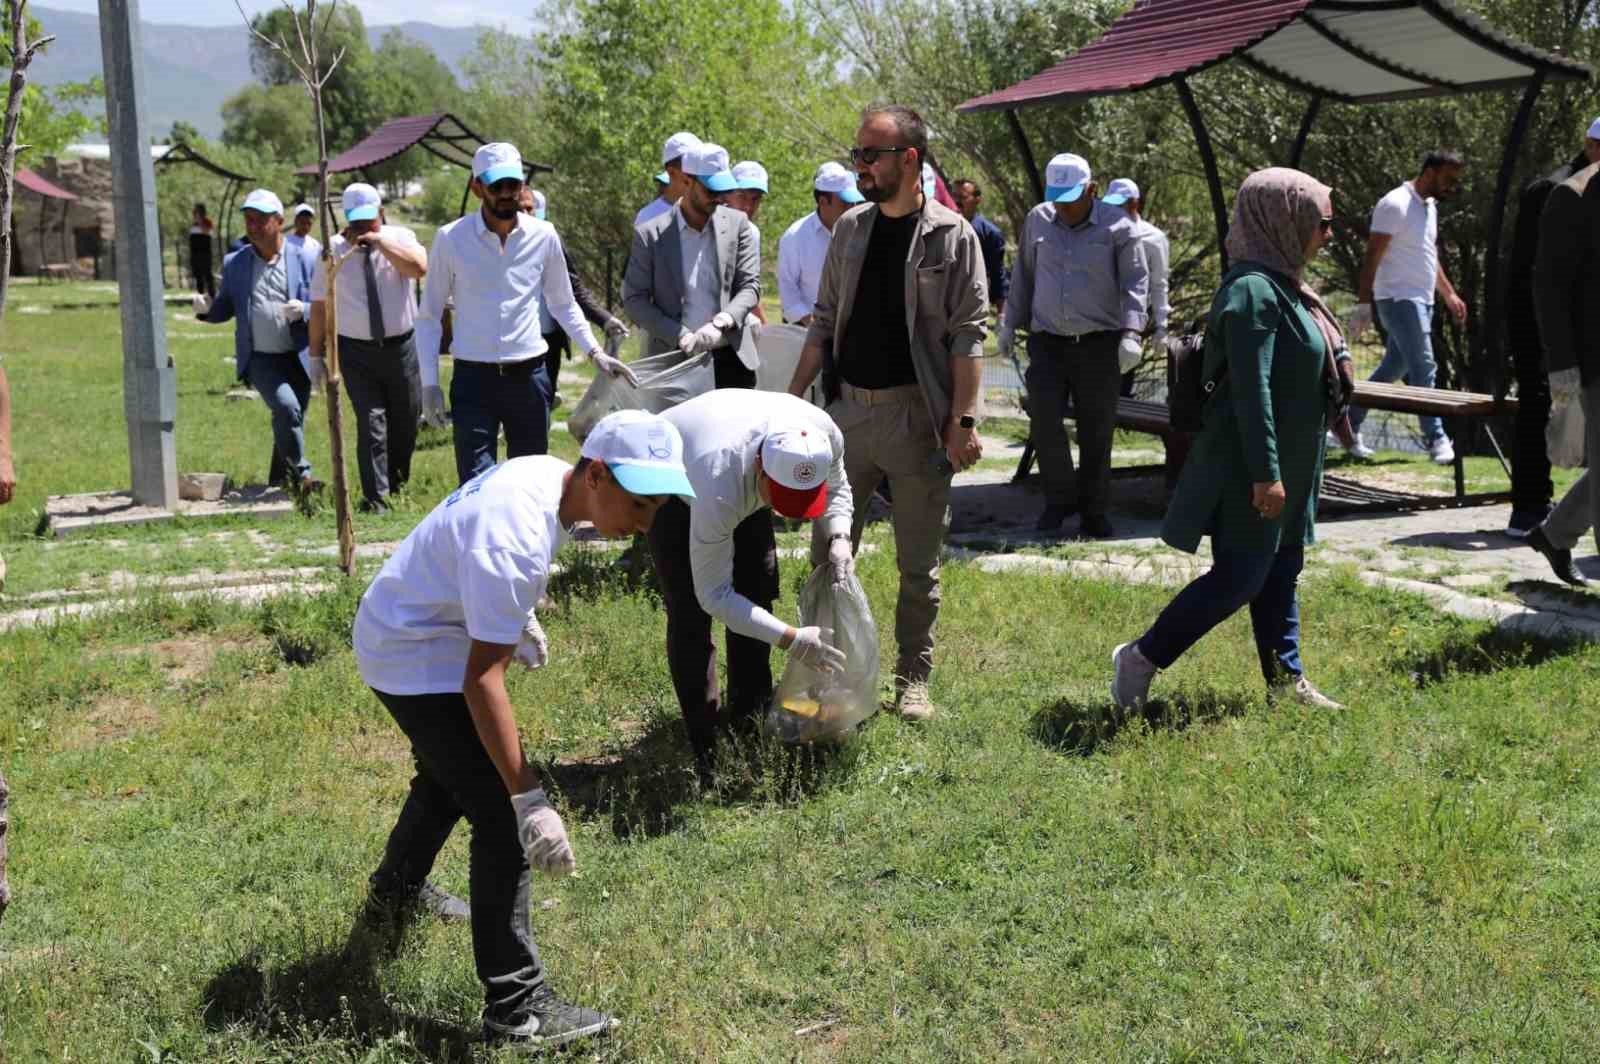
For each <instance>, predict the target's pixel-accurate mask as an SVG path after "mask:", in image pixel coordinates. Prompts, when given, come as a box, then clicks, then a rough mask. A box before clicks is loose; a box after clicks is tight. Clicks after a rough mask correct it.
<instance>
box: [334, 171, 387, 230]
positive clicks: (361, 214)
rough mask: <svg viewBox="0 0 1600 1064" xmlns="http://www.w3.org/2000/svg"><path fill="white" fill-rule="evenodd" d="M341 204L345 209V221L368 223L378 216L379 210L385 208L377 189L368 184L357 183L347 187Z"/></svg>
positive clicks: (341, 198)
mask: <svg viewBox="0 0 1600 1064" xmlns="http://www.w3.org/2000/svg"><path fill="white" fill-rule="evenodd" d="M340 204H341V205H342V206H343V207H344V219H345V221H347V222H366V221H371V220H372V219H374V218H376V217H377V216H378V208H379V207H381V206H383V197H382V196H380V195H379V194H378V190H377V189H375V188H373V187H372V186H371V185H369V184H367V183H366V182H364V181H355V182H352V183H351V184H348V185H346V186H345V188H344V195H343V196H341V197H340Z"/></svg>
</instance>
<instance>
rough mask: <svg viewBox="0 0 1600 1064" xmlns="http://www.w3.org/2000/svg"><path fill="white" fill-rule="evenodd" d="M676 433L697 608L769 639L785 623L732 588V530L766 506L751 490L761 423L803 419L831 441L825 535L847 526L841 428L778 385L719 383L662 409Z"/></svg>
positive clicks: (778, 633) (732, 628)
mask: <svg viewBox="0 0 1600 1064" xmlns="http://www.w3.org/2000/svg"><path fill="white" fill-rule="evenodd" d="M661 416H662V417H664V418H666V419H667V420H668V421H670V422H672V423H673V425H675V426H677V429H678V432H679V433H681V434H682V435H683V465H684V469H685V470H686V472H687V473H688V475H689V483H690V485H691V486H693V488H694V494H695V497H694V499H692V500H689V564H690V568H691V569H692V570H693V572H694V593H695V597H696V598H697V599H699V600H700V607H701V608H702V609H704V610H705V611H706V612H707V613H709V614H711V616H713V617H715V618H716V619H717V620H719V621H721V622H722V623H723V624H725V625H727V626H728V629H729V630H730V631H733V632H737V633H739V634H740V635H745V636H749V637H750V638H752V639H760V640H762V641H763V642H767V643H776V642H777V641H778V640H779V639H782V638H783V633H784V632H785V631H787V630H788V627H789V626H788V625H787V624H785V623H784V622H783V621H780V620H778V618H776V617H774V616H773V615H772V614H771V613H768V612H767V611H766V610H764V609H762V608H761V607H760V606H757V605H756V604H755V603H754V602H751V601H750V600H749V599H747V598H745V597H744V596H743V595H741V594H739V593H738V592H737V591H735V590H734V588H733V532H734V529H736V528H738V527H739V524H740V522H742V521H743V520H744V519H745V518H747V517H749V516H750V515H751V514H753V513H755V512H756V511H757V510H760V509H762V508H763V507H765V506H766V503H764V502H762V501H761V495H760V493H759V492H758V491H757V489H756V459H757V458H758V457H759V456H760V454H761V443H762V441H763V440H765V439H766V438H767V433H768V432H769V431H770V430H769V428H768V426H769V425H772V424H774V423H776V424H778V425H794V424H798V425H803V426H804V425H810V426H814V427H815V428H816V430H817V431H818V432H821V433H825V434H826V435H827V437H828V441H829V443H830V444H831V445H832V447H833V464H832V465H831V466H829V468H828V506H827V509H826V510H825V511H824V512H823V514H822V516H821V517H819V518H818V519H817V520H818V521H820V522H822V525H823V528H824V534H825V535H832V534H833V533H835V532H844V533H848V532H849V531H850V515H851V512H852V511H851V501H850V482H849V480H847V479H846V478H845V475H844V434H843V433H842V432H840V431H839V426H838V425H835V424H834V423H833V419H832V418H831V417H829V416H828V415H827V414H826V413H824V412H823V411H822V410H820V409H818V408H817V407H815V406H812V405H811V404H810V403H808V402H806V401H805V400H804V399H800V398H798V397H796V396H793V395H788V394H786V393H783V392H758V391H751V390H748V389H744V388H719V389H717V390H716V391H712V392H707V393H706V394H704V395H701V396H697V397H696V398H694V399H690V400H688V401H687V402H683V403H679V404H678V405H677V406H675V407H673V408H672V409H671V410H668V411H667V412H666V413H664V414H662V415H661Z"/></svg>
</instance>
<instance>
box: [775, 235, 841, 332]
mask: <svg viewBox="0 0 1600 1064" xmlns="http://www.w3.org/2000/svg"><path fill="white" fill-rule="evenodd" d="M831 243H833V233H832V231H830V230H829V229H828V227H827V226H825V225H823V224H822V219H821V218H819V217H817V212H816V211H812V212H811V213H810V214H808V215H806V216H805V217H804V218H802V219H800V220H799V221H798V222H795V223H794V224H793V225H791V226H790V227H789V228H788V229H786V230H784V232H783V236H781V237H779V238H778V296H779V298H780V299H782V301H783V317H784V320H785V321H799V320H800V319H801V318H804V317H806V316H807V315H808V314H810V313H811V310H812V308H813V307H815V306H816V302H817V285H818V284H819V283H820V282H821V280H822V264H823V263H824V262H826V261H827V259H828V245H829V244H831Z"/></svg>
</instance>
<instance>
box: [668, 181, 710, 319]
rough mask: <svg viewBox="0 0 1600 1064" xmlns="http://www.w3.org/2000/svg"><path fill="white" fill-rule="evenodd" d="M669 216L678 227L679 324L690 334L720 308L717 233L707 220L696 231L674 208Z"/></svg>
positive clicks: (679, 211)
mask: <svg viewBox="0 0 1600 1064" xmlns="http://www.w3.org/2000/svg"><path fill="white" fill-rule="evenodd" d="M672 216H673V222H674V224H675V225H677V227H678V252H679V254H680V255H681V256H682V259H681V263H682V266H683V311H682V313H681V314H679V315H678V321H679V323H680V324H681V325H682V326H683V327H684V328H685V329H688V330H689V331H690V332H693V331H694V330H695V329H698V328H700V326H702V325H704V324H705V323H706V322H708V321H710V320H711V319H712V318H714V317H716V316H717V312H718V311H720V310H721V309H722V279H721V278H720V277H718V276H717V234H716V230H715V229H714V228H713V227H712V225H711V219H710V218H707V219H706V224H705V225H703V226H701V227H700V229H699V231H698V232H696V231H695V229H694V228H693V227H691V226H690V225H689V220H688V219H687V218H685V217H684V216H683V211H681V210H679V209H678V208H677V207H676V206H674V207H673V208H672Z"/></svg>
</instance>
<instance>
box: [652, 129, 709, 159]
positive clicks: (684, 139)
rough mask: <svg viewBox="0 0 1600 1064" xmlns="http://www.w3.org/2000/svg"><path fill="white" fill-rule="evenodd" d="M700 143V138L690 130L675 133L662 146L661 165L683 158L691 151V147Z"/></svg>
mask: <svg viewBox="0 0 1600 1064" xmlns="http://www.w3.org/2000/svg"><path fill="white" fill-rule="evenodd" d="M699 143H700V138H699V137H697V136H695V135H694V134H693V133H690V132H689V131H688V130H684V131H683V132H682V133H674V134H673V135H672V136H670V137H668V138H667V142H666V143H665V144H663V145H662V146H661V165H662V166H665V165H667V164H668V163H670V162H675V161H676V160H678V159H681V158H683V157H684V156H685V155H687V154H688V153H689V149H690V148H693V147H696V146H698V145H699Z"/></svg>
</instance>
